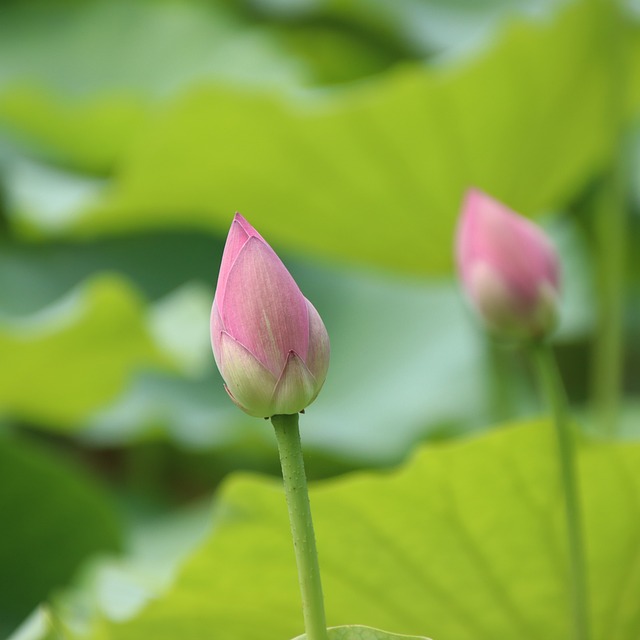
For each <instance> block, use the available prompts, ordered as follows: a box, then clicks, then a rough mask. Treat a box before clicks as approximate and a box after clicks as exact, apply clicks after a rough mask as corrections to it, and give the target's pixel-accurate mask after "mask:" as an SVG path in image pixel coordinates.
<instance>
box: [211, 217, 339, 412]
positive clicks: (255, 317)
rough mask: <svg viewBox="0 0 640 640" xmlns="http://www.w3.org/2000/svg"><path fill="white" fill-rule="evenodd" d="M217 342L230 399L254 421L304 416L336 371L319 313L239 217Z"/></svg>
mask: <svg viewBox="0 0 640 640" xmlns="http://www.w3.org/2000/svg"><path fill="white" fill-rule="evenodd" d="M211 343H212V346H213V355H214V357H215V360H216V364H217V365H218V369H219V370H220V374H221V375H222V378H223V379H224V381H225V389H226V390H227V393H228V394H229V396H230V398H231V399H232V400H233V402H235V404H236V405H238V407H240V408H241V409H242V410H243V411H245V412H246V413H248V414H249V415H251V416H256V417H265V418H269V417H271V416H273V415H279V414H294V413H298V412H299V411H302V410H303V409H304V408H305V407H307V406H308V405H310V404H311V403H312V402H313V401H314V400H315V398H316V396H317V395H318V393H319V392H320V389H321V388H322V385H323V383H324V379H325V377H326V375H327V369H328V368H329V336H328V335H327V330H326V329H325V326H324V324H323V322H322V320H321V318H320V316H319V315H318V312H317V311H316V310H315V308H314V307H313V305H312V304H311V303H310V302H309V301H308V300H307V299H306V298H305V297H304V296H303V295H302V292H301V291H300V289H299V288H298V285H297V284H296V283H295V281H294V279H293V278H292V276H291V274H290V273H289V272H288V271H287V269H286V267H285V266H284V264H282V261H281V260H280V258H278V256H277V255H276V253H275V251H274V250H273V249H272V248H271V247H270V246H269V245H268V244H267V243H266V242H265V240H264V239H263V238H262V236H261V235H260V234H259V233H258V232H257V231H256V230H255V229H254V228H253V227H252V226H251V225H250V224H249V223H248V222H247V221H246V220H245V219H244V218H243V217H242V216H241V215H240V214H238V213H237V214H236V215H235V217H234V219H233V222H232V224H231V229H230V230H229V235H228V236H227V242H226V244H225V247H224V252H223V255H222V263H221V265H220V273H219V275H218V285H217V287H216V293H215V298H214V301H213V308H212V310H211Z"/></svg>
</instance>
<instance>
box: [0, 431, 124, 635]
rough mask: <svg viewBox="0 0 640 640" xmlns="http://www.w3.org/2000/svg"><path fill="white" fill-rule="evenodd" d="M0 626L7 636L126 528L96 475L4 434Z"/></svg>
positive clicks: (0, 448) (0, 454) (116, 544)
mask: <svg viewBox="0 0 640 640" xmlns="http://www.w3.org/2000/svg"><path fill="white" fill-rule="evenodd" d="M0 474H1V477H2V481H1V482H0V513H2V522H3V530H2V536H0V566H1V567H2V580H0V634H1V635H2V637H6V634H7V633H9V632H10V631H11V630H12V628H13V627H14V626H15V625H17V624H18V623H19V622H20V621H21V620H22V619H23V618H25V617H26V616H27V615H28V614H29V613H31V610H32V609H34V608H35V607H36V606H37V605H38V603H39V602H40V601H42V600H43V599H45V598H46V597H48V596H49V595H50V594H51V591H52V590H53V589H58V588H60V587H62V586H63V585H64V584H65V583H66V582H67V581H68V580H69V579H70V578H71V576H72V575H73V574H74V572H75V571H76V570H77V568H78V566H79V565H80V563H81V561H82V560H84V559H85V558H86V556H88V555H90V554H93V553H97V552H101V551H104V552H107V551H116V550H118V549H119V548H120V547H121V544H122V540H121V538H122V534H121V531H120V525H119V522H118V519H117V516H116V515H115V512H114V508H113V505H112V504H111V502H110V499H109V498H108V497H107V496H106V494H105V492H104V490H103V489H102V488H101V487H100V486H98V485H97V484H96V483H95V481H94V480H92V479H91V478H90V477H88V475H87V474H86V473H85V472H83V471H81V470H80V469H76V468H74V466H73V465H69V464H65V462H64V461H63V460H59V459H57V458H56V457H55V456H52V455H50V454H49V453H47V452H46V451H45V450H41V449H40V448H38V447H34V446H33V445H31V444H29V442H27V441H21V440H16V439H11V438H9V437H7V436H4V437H2V438H0Z"/></svg>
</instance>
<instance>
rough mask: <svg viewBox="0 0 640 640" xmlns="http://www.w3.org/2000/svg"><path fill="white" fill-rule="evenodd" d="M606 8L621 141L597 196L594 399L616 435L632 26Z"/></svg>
mask: <svg viewBox="0 0 640 640" xmlns="http://www.w3.org/2000/svg"><path fill="white" fill-rule="evenodd" d="M594 1H595V2H596V6H598V5H599V9H600V12H601V18H602V19H601V23H600V25H601V26H600V34H601V41H599V42H596V43H595V45H594V46H596V47H599V48H600V49H601V50H602V51H603V52H605V55H606V56H607V71H608V78H609V88H608V90H607V92H606V95H607V100H608V114H607V115H608V118H607V119H608V122H609V123H610V126H611V127H613V131H612V133H613V137H614V141H615V145H616V149H615V152H614V157H613V160H612V164H611V166H610V168H609V170H608V171H607V173H606V175H605V176H604V180H603V184H602V187H601V190H600V194H599V198H598V201H597V202H596V211H595V215H596V223H595V232H596V240H597V251H598V275H599V282H598V285H599V286H598V291H599V300H598V303H599V304H598V307H599V314H600V315H599V326H598V333H597V335H596V341H595V344H594V365H593V400H594V403H595V408H596V415H597V418H598V422H599V424H600V427H601V430H602V432H603V435H608V436H610V437H612V436H614V435H615V431H616V429H617V422H618V418H619V413H620V399H621V389H622V368H623V355H624V338H623V310H624V278H625V260H626V254H627V249H626V245H627V243H626V235H627V215H626V214H627V212H626V197H625V190H626V183H627V181H628V177H627V175H626V171H625V167H626V165H627V161H628V157H627V150H626V148H625V140H624V136H625V126H624V125H625V105H626V103H627V72H628V71H627V68H626V67H627V56H628V42H627V41H628V31H629V30H628V29H627V28H626V25H625V18H624V16H623V12H622V9H621V6H620V5H621V3H619V2H617V1H611V0H594Z"/></svg>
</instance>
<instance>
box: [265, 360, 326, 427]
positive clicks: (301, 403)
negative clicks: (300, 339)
mask: <svg viewBox="0 0 640 640" xmlns="http://www.w3.org/2000/svg"><path fill="white" fill-rule="evenodd" d="M316 386H317V385H316V380H315V378H314V377H313V375H312V374H311V372H310V371H309V369H307V367H306V365H305V363H304V362H303V361H302V358H300V356H299V355H298V354H297V353H296V352H295V351H291V352H290V353H289V356H288V358H287V363H286V365H285V367H284V369H283V371H282V375H281V376H280V379H279V380H278V384H277V385H276V388H275V391H274V392H273V398H272V403H271V414H272V415H289V414H292V413H298V412H299V411H302V410H303V409H304V408H305V407H308V406H309V405H310V404H311V402H313V400H314V399H315V397H316V396H317V395H318V391H319V389H318V390H316Z"/></svg>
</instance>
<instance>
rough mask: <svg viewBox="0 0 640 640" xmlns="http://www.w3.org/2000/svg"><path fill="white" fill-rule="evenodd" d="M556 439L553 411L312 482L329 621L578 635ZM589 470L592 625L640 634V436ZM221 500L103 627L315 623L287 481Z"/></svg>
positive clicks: (246, 484)
mask: <svg viewBox="0 0 640 640" xmlns="http://www.w3.org/2000/svg"><path fill="white" fill-rule="evenodd" d="M555 446H556V442H555V438H554V433H553V431H552V429H551V426H550V425H549V424H547V423H544V422H537V423H532V424H529V425H525V426H519V427H503V428H501V429H499V430H496V431H493V432H492V433H491V434H488V435H485V436H482V437H477V438H471V439H464V440H459V441H456V442H454V443H450V444H442V445H436V446H432V447H427V448H423V449H422V450H421V451H420V452H418V453H417V454H416V456H415V457H414V458H413V460H412V461H411V462H410V463H409V464H408V465H407V466H406V467H404V468H402V469H399V470H397V471H394V472H391V473H389V472H387V473H377V474H373V473H361V474H358V475H353V476H350V477H347V478H345V479H341V480H336V481H332V482H326V483H322V484H319V485H317V486H316V487H315V488H313V489H312V494H311V502H312V508H313V511H314V518H315V527H316V534H317V538H318V548H319V554H320V561H321V564H322V568H323V579H324V588H325V593H326V600H327V616H328V622H329V624H331V625H335V624H346V623H354V622H360V623H363V624H367V625H372V626H375V627H380V628H383V629H394V630H396V631H401V632H404V633H414V634H416V633H428V634H429V635H430V636H431V637H433V638H457V639H460V640H465V639H467V638H469V640H471V639H477V638H531V639H532V640H533V639H534V638H536V639H537V638H564V637H569V635H570V630H569V629H570V627H569V625H570V608H569V599H568V592H567V588H568V583H567V580H568V567H567V556H566V548H565V537H564V531H563V517H562V504H561V499H560V496H561V494H560V487H559V475H558V469H557V467H556V462H555V458H554V455H553V452H554V450H555ZM579 469H580V480H581V483H582V489H583V500H582V502H583V506H584V511H585V525H586V538H587V555H588V568H589V579H590V585H591V589H590V597H591V602H592V625H593V628H594V638H595V639H596V640H599V639H601V638H609V639H615V640H632V639H633V638H635V637H636V633H637V624H638V621H637V601H638V595H639V594H640V575H638V572H637V571H636V569H635V560H634V558H635V555H636V551H637V540H638V536H639V535H640V530H639V526H640V525H639V522H640V520H639V519H638V517H637V501H638V499H639V496H640V474H639V473H638V469H640V448H639V447H638V445H635V444H634V445H606V444H588V445H583V446H582V448H581V450H580V455H579ZM221 502H222V506H220V507H219V509H220V510H221V511H220V514H221V516H222V517H223V518H224V521H223V523H222V524H220V525H219V527H218V529H217V530H216V531H215V532H214V533H213V535H212V536H211V537H210V539H209V540H208V542H207V543H206V544H205V545H204V546H203V547H202V549H200V550H199V551H197V552H196V553H195V554H194V555H193V556H192V557H191V558H190V560H189V562H188V563H187V565H186V566H185V568H184V570H183V572H182V574H181V576H180V577H179V579H178V581H177V583H176V585H175V587H174V588H173V590H172V591H170V592H169V593H168V594H167V595H166V596H165V597H163V598H161V599H159V600H158V601H157V602H154V603H152V604H150V605H149V607H148V608H147V609H146V610H145V611H144V612H143V613H142V614H141V615H140V616H139V617H138V618H136V619H134V620H131V621H130V622H128V623H124V624H109V623H105V627H104V628H103V629H102V634H103V635H102V636H101V637H102V638H105V639H109V640H133V639H137V638H147V637H153V638H157V639H158V640H163V639H164V638H167V639H168V638H175V637H177V636H180V637H181V638H184V640H190V639H191V638H193V639H194V640H195V639H200V638H202V637H203V635H205V634H207V633H210V632H211V630H215V632H216V633H218V634H220V635H221V636H224V637H226V638H233V640H243V639H244V638H247V639H249V638H255V635H256V629H260V637H261V638H264V639H265V640H271V639H273V640H281V639H282V638H287V637H292V636H294V635H295V632H296V628H297V629H300V626H301V625H302V621H301V614H300V611H299V595H298V593H297V581H296V570H295V567H294V561H293V550H292V548H291V540H290V538H289V536H288V533H287V527H288V522H287V513H286V506H285V503H284V496H283V494H282V488H281V486H280V484H279V483H278V482H274V481H272V480H267V479H265V478H260V477H255V476H245V477H235V478H234V479H232V480H230V481H229V482H228V484H227V485H226V487H225V489H224V491H223V493H222V496H221ZM612 540H615V541H616V543H615V544H612Z"/></svg>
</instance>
